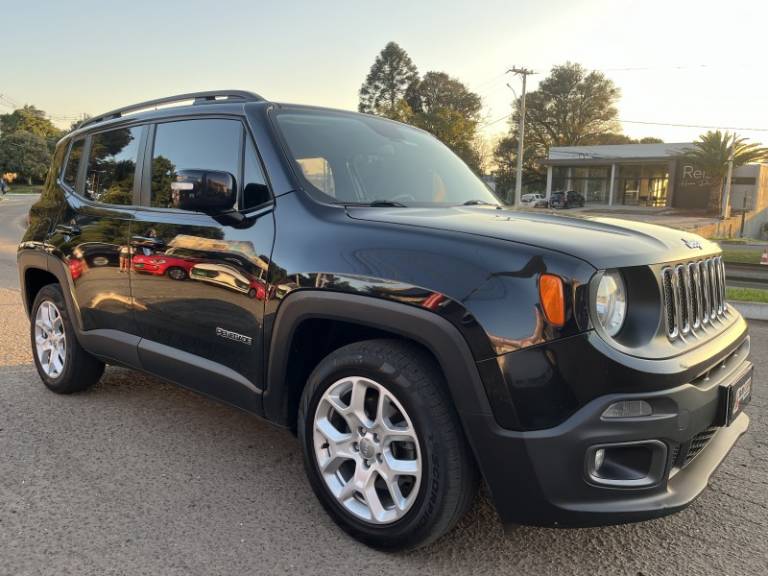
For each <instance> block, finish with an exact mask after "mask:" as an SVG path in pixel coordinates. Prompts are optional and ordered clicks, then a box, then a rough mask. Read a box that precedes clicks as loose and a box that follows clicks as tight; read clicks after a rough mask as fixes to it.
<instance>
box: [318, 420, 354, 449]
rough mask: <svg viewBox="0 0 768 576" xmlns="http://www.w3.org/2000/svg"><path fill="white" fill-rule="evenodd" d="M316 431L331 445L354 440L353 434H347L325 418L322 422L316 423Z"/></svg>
mask: <svg viewBox="0 0 768 576" xmlns="http://www.w3.org/2000/svg"><path fill="white" fill-rule="evenodd" d="M315 430H317V431H318V432H320V434H322V435H323V437H324V438H325V439H326V440H328V442H329V443H330V444H338V443H339V442H344V441H345V440H349V439H351V438H352V435H351V434H345V433H344V432H341V431H340V430H339V429H338V428H336V426H334V425H333V424H331V421H330V420H328V418H323V419H322V420H318V421H317V422H315Z"/></svg>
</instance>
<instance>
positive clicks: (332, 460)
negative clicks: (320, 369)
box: [313, 376, 422, 524]
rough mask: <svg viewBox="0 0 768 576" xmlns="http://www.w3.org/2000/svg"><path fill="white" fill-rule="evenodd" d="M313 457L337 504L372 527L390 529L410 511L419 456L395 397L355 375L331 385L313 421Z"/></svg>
mask: <svg viewBox="0 0 768 576" xmlns="http://www.w3.org/2000/svg"><path fill="white" fill-rule="evenodd" d="M313 443H314V454H315V460H316V462H317V466H318V468H319V470H320V474H321V476H322V478H323V480H324V481H325V484H326V486H327V488H328V489H329V491H330V492H331V494H332V495H333V496H334V497H335V498H336V501H337V502H338V503H339V504H340V505H341V506H342V507H344V508H345V509H346V510H347V511H348V512H350V513H351V514H353V515H354V516H356V517H357V518H359V519H360V520H363V521H365V522H369V523H371V524H391V523H393V522H396V521H397V520H399V519H400V518H402V517H403V516H404V515H405V514H406V513H407V512H408V511H409V510H410V509H411V507H412V506H413V504H414V502H415V501H416V497H417V496H418V493H419V485H420V483H421V477H422V456H421V450H420V448H419V440H418V437H417V435H416V430H415V428H414V426H413V422H412V421H411V419H410V417H409V416H408V414H407V413H406V411H405V409H404V408H403V406H402V404H401V403H400V402H399V401H398V400H397V398H396V397H395V395H394V394H392V392H390V391H389V390H387V389H386V388H385V387H384V386H382V385H381V384H379V383H378V382H375V381H373V380H370V379H368V378H363V377H359V376H351V377H347V378H343V379H341V380H338V381H336V382H334V383H333V384H332V385H331V386H329V387H328V389H327V390H326V391H325V393H324V394H323V396H322V397H321V398H320V402H319V403H318V405H317V409H316V411H315V416H314V426H313Z"/></svg>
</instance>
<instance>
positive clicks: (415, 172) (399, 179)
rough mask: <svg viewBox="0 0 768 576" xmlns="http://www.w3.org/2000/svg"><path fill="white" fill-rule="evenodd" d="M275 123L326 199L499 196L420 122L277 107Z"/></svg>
mask: <svg viewBox="0 0 768 576" xmlns="http://www.w3.org/2000/svg"><path fill="white" fill-rule="evenodd" d="M277 124H278V126H279V128H280V130H281V132H282V133H283V136H284V137H285V140H286V142H287V144H288V147H289V148H290V152H291V155H292V156H293V158H294V159H295V160H296V163H297V164H298V166H299V168H300V170H301V172H302V173H303V175H304V178H305V179H306V181H307V182H308V183H309V184H310V185H311V186H312V188H313V189H314V191H315V192H319V193H321V194H323V195H324V196H325V197H326V199H328V200H330V201H332V202H337V203H340V204H358V203H359V204H370V203H382V204H385V205H386V204H388V203H392V204H395V205H404V206H411V205H414V206H415V205H434V204H446V205H457V204H465V203H468V204H485V203H487V204H493V205H497V204H498V203H499V202H498V200H497V199H496V197H495V196H494V195H493V193H492V192H491V191H490V189H489V188H488V187H487V186H486V185H485V184H484V183H483V182H482V180H480V179H479V178H478V177H477V176H476V175H475V174H474V173H473V172H472V171H471V170H470V169H469V168H468V167H467V165H466V164H464V162H463V161H462V160H461V159H459V157H458V156H456V155H455V154H454V153H453V152H451V151H450V150H449V149H448V148H447V147H446V146H444V145H443V144H442V143H440V142H439V141H438V140H437V139H436V138H433V137H432V136H430V135H429V134H427V133H425V132H422V131H421V130H416V129H414V128H410V127H408V126H406V125H403V124H398V123H396V122H391V121H388V120H383V119H381V118H375V117H372V116H365V115H362V114H360V115H358V114H345V113H334V112H326V111H311V110H306V111H305V110H298V111H297V110H290V111H284V112H279V113H278V114H277Z"/></svg>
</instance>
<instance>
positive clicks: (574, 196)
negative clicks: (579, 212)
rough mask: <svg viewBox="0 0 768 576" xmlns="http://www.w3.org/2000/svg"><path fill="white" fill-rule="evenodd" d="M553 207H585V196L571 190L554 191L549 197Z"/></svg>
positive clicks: (550, 204)
mask: <svg viewBox="0 0 768 576" xmlns="http://www.w3.org/2000/svg"><path fill="white" fill-rule="evenodd" d="M549 206H550V207H551V208H583V207H584V196H582V195H581V194H579V193H578V192H575V191H573V190H569V191H568V192H552V195H551V196H550V198H549Z"/></svg>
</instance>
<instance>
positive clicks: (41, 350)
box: [35, 300, 67, 378]
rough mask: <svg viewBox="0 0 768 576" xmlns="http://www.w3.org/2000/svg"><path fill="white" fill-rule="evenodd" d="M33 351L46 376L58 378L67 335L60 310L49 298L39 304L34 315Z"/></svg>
mask: <svg viewBox="0 0 768 576" xmlns="http://www.w3.org/2000/svg"><path fill="white" fill-rule="evenodd" d="M35 351H36V352H37V359H38V360H39V362H40V367H41V368H42V370H43V372H45V374H46V376H48V377H49V378H58V377H59V375H60V374H61V373H62V372H63V371H64V364H65V362H66V358H67V336H66V333H65V332H64V321H63V319H62V318H61V312H60V311H59V309H58V308H57V307H56V304H54V303H53V302H51V301H49V300H46V301H44V302H42V303H41V304H40V306H39V307H38V309H37V314H36V315H35Z"/></svg>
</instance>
